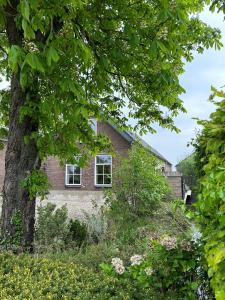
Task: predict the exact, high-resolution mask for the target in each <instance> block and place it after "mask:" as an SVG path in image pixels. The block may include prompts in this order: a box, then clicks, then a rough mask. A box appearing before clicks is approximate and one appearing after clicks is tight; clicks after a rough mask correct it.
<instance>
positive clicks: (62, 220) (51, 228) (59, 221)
mask: <svg viewBox="0 0 225 300" xmlns="http://www.w3.org/2000/svg"><path fill="white" fill-rule="evenodd" d="M37 214H38V217H37V223H36V226H35V243H36V250H37V248H39V250H50V249H51V248H53V249H56V248H57V249H61V248H65V238H66V237H67V236H68V233H69V227H68V212H67V208H66V206H62V207H61V208H57V209H56V205H55V204H52V203H47V205H45V206H40V207H38V208H37Z"/></svg>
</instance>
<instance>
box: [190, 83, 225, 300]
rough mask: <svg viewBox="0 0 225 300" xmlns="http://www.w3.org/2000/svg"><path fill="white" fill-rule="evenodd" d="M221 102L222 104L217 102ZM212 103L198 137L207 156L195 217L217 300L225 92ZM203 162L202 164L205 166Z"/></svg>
mask: <svg viewBox="0 0 225 300" xmlns="http://www.w3.org/2000/svg"><path fill="white" fill-rule="evenodd" d="M215 97H219V98H217V99H220V98H222V99H221V101H219V100H217V101H215V100H214V99H215ZM211 100H212V101H213V102H214V103H215V105H216V106H217V109H216V111H215V112H214V113H212V114H211V115H210V119H209V120H208V121H199V123H200V124H201V125H202V126H203V130H202V134H201V135H199V136H198V139H197V143H196V145H197V146H196V148H197V153H205V157H206V159H204V160H203V161H202V162H203V163H204V164H203V166H202V174H203V177H202V178H201V191H200V195H199V200H198V203H197V204H196V206H197V213H196V218H197V220H198V222H199V225H200V228H201V231H202V233H203V241H204V244H205V256H206V259H207V263H208V266H209V270H208V273H209V277H210V278H211V285H212V288H213V290H214V293H215V297H216V299H218V300H223V299H224V297H225V276H224V274H225V242H224V237H225V221H224V220H225V206H224V199H225V189H224V181H225V168H224V164H225V154H224V153H225V152H224V149H225V129H224V126H223V123H224V119H225V114H224V108H225V93H224V92H223V91H217V90H216V89H214V88H213V95H212V96H211ZM202 162H201V163H202Z"/></svg>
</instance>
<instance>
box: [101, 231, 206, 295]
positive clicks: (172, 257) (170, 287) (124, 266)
mask: <svg viewBox="0 0 225 300" xmlns="http://www.w3.org/2000/svg"><path fill="white" fill-rule="evenodd" d="M154 239H155V240H154ZM149 242H150V245H151V250H150V251H149V252H148V253H147V254H146V253H145V254H144V255H133V256H132V257H131V258H130V262H129V263H124V262H123V260H121V259H120V258H118V257H114V258H113V259H112V262H111V264H106V263H102V264H101V268H102V269H103V270H104V271H105V273H106V274H108V275H111V276H112V277H114V278H118V279H119V280H120V281H123V280H129V281H130V284H131V285H133V286H136V287H139V288H141V287H143V288H145V289H146V290H147V291H151V294H150V298H149V299H159V298H161V299H168V300H174V299H176V300H178V299H180V300H183V299H186V300H190V299H193V300H194V299H211V298H209V297H210V289H209V282H208V281H207V275H206V272H205V271H204V269H203V268H202V255H201V253H202V252H201V249H199V247H198V246H197V245H194V244H193V243H191V242H190V241H188V240H182V241H181V240H180V241H178V240H177V239H176V238H175V237H171V236H161V237H160V236H157V235H154V236H153V237H152V239H151V240H150V241H149Z"/></svg>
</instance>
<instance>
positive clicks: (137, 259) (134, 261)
mask: <svg viewBox="0 0 225 300" xmlns="http://www.w3.org/2000/svg"><path fill="white" fill-rule="evenodd" d="M130 261H131V266H139V265H140V264H141V263H142V261H143V256H142V255H138V254H136V255H133V256H132V257H131V258H130Z"/></svg>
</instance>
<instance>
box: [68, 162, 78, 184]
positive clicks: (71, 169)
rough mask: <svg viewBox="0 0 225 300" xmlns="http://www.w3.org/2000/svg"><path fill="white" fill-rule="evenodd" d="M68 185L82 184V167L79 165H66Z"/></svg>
mask: <svg viewBox="0 0 225 300" xmlns="http://www.w3.org/2000/svg"><path fill="white" fill-rule="evenodd" d="M65 183H66V185H81V168H80V167H79V166H77V165H66V178H65Z"/></svg>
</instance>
